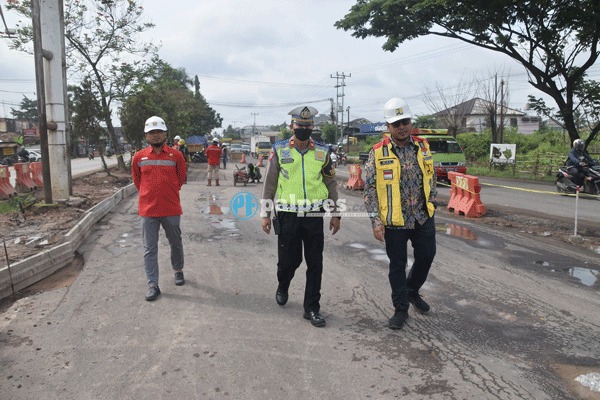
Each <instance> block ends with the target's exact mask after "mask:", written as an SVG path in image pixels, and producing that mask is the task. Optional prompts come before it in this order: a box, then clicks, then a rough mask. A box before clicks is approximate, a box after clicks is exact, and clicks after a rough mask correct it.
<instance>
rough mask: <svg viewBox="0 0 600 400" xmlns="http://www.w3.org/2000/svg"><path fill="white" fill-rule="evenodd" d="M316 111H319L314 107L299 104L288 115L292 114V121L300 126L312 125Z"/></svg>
mask: <svg viewBox="0 0 600 400" xmlns="http://www.w3.org/2000/svg"><path fill="white" fill-rule="evenodd" d="M318 113H319V112H318V111H317V109H316V108H314V107H310V106H300V107H296V108H294V109H293V110H292V111H290V112H289V113H288V115H291V116H292V122H295V123H296V124H298V125H300V126H312V124H313V122H314V119H315V115H317V114H318Z"/></svg>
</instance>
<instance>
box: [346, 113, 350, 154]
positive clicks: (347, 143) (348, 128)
mask: <svg viewBox="0 0 600 400" xmlns="http://www.w3.org/2000/svg"><path fill="white" fill-rule="evenodd" d="M346 111H348V118H347V119H348V126H347V127H346V132H348V138H347V139H346V154H348V153H349V152H350V106H348V108H346Z"/></svg>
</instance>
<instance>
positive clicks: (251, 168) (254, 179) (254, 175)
mask: <svg viewBox="0 0 600 400" xmlns="http://www.w3.org/2000/svg"><path fill="white" fill-rule="evenodd" d="M248 177H249V178H250V183H260V179H261V178H262V175H261V174H260V169H259V168H258V167H257V166H255V165H252V164H248Z"/></svg>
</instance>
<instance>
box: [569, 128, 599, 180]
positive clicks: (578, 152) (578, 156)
mask: <svg viewBox="0 0 600 400" xmlns="http://www.w3.org/2000/svg"><path fill="white" fill-rule="evenodd" d="M595 164H596V162H595V161H594V159H593V158H592V157H590V155H589V153H588V152H587V150H586V149H585V142H584V141H583V140H581V139H575V140H574V141H573V148H572V149H571V151H570V152H569V158H568V159H567V167H568V169H569V174H571V176H573V179H574V183H575V184H576V185H582V184H583V180H584V179H585V176H586V173H585V171H586V169H587V168H589V167H591V166H592V165H595Z"/></svg>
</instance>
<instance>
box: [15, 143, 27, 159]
mask: <svg viewBox="0 0 600 400" xmlns="http://www.w3.org/2000/svg"><path fill="white" fill-rule="evenodd" d="M17 155H18V156H19V161H22V162H29V152H28V151H27V149H26V148H25V146H21V147H20V148H19V152H18V153H17Z"/></svg>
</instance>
